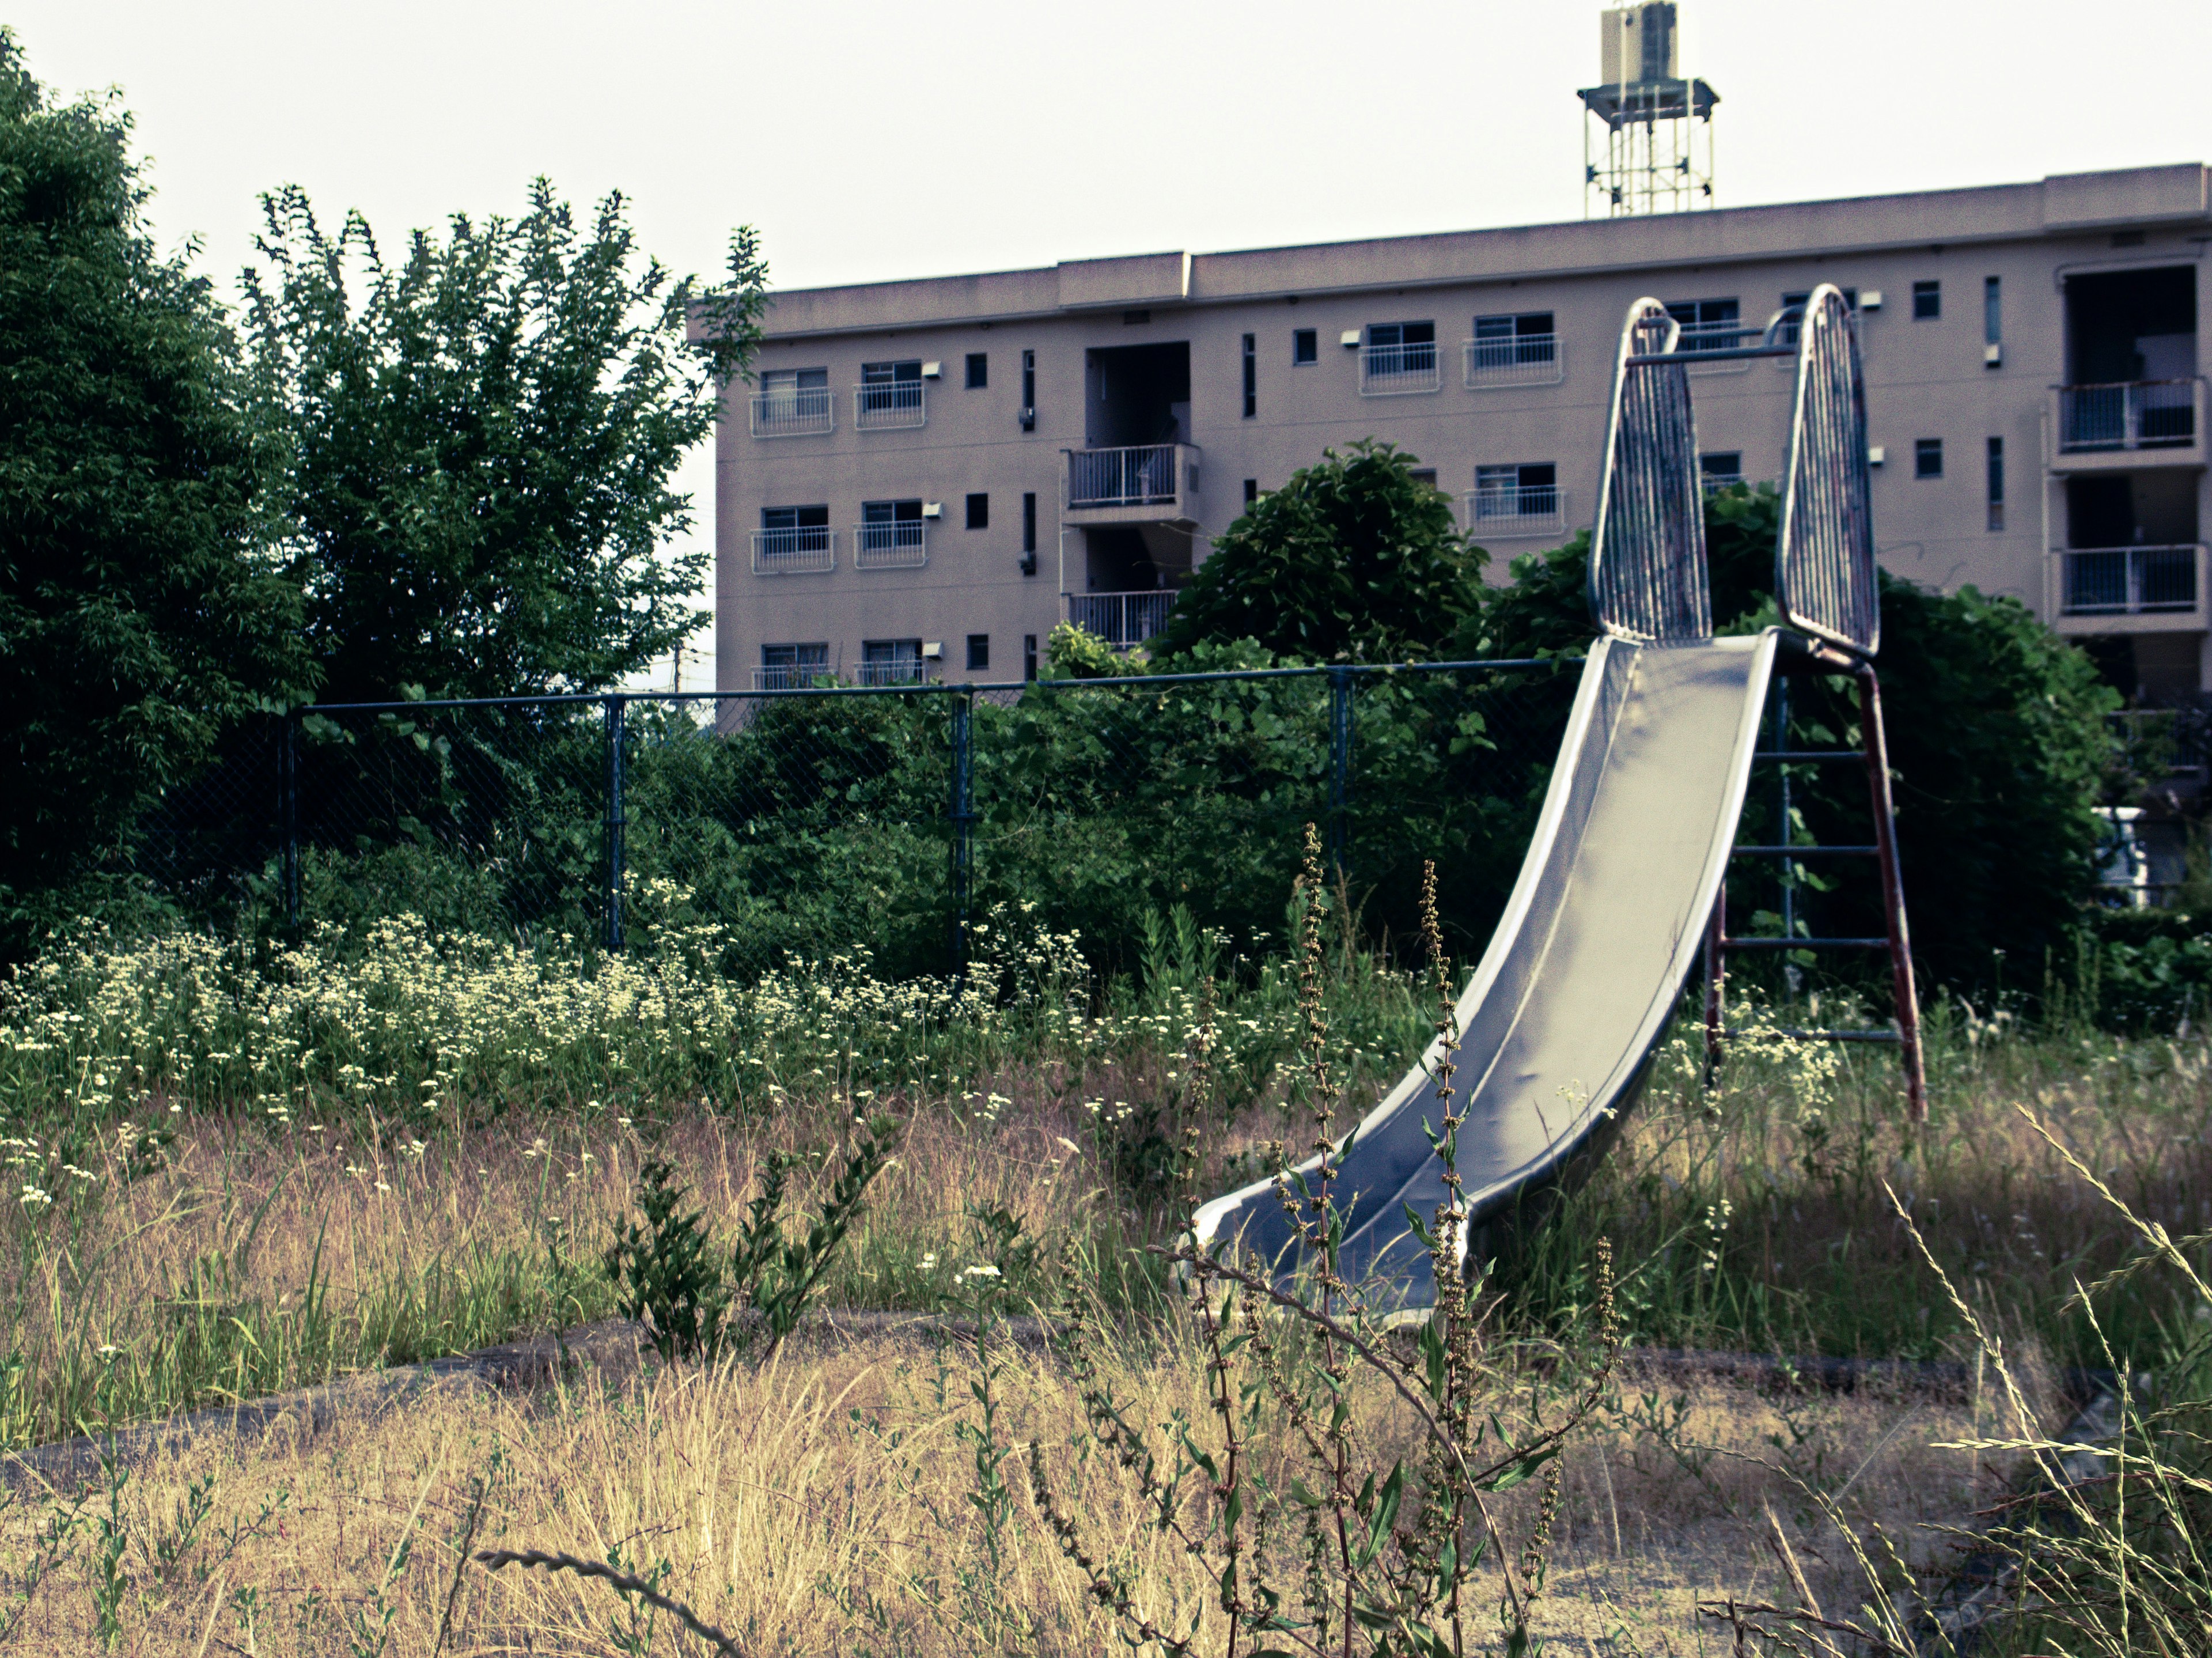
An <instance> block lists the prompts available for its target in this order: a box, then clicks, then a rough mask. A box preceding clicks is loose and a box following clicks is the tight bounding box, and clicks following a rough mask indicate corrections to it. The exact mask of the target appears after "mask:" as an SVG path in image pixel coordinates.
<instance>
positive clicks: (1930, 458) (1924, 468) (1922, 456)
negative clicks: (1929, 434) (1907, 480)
mask: <svg viewBox="0 0 2212 1658" xmlns="http://www.w3.org/2000/svg"><path fill="white" fill-rule="evenodd" d="M1912 476H1913V477H1917V478H1939V477H1942V476H1943V440H1942V439H1941V438H1917V439H1915V440H1913V445H1912Z"/></svg>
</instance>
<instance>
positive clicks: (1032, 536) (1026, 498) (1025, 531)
mask: <svg viewBox="0 0 2212 1658" xmlns="http://www.w3.org/2000/svg"><path fill="white" fill-rule="evenodd" d="M1022 550H1023V551H1024V552H1025V553H1033V552H1035V551H1036V491H1034V490H1025V491H1024V493H1023V495H1022Z"/></svg>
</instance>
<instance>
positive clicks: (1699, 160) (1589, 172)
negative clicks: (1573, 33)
mask: <svg viewBox="0 0 2212 1658" xmlns="http://www.w3.org/2000/svg"><path fill="white" fill-rule="evenodd" d="M1675 10H1676V8H1675V7H1674V4H1673V3H1672V0H1650V3H1647V4H1644V5H1634V6H1613V7H1608V8H1607V9H1606V10H1604V11H1602V12H1600V13H1599V14H1598V20H1599V21H1598V29H1599V38H1600V44H1599V47H1598V64H1599V72H1600V74H1601V75H1602V76H1604V83H1603V84H1602V85H1601V86H1595V87H1589V88H1585V89H1584V90H1583V92H1582V94H1580V96H1581V98H1582V100H1583V186H1584V191H1583V217H1584V218H1586V219H1595V218H1617V217H1620V216H1623V215H1625V214H1631V213H1681V212H1686V211H1687V210H1690V209H1692V208H1697V207H1711V205H1712V204H1713V106H1714V105H1716V104H1717V103H1719V102H1720V94H1718V93H1717V92H1715V91H1714V90H1713V89H1712V88H1711V87H1710V86H1708V85H1706V84H1705V82H1703V81H1699V80H1694V79H1692V80H1685V79H1683V78H1682V70H1681V62H1680V58H1681V50H1680V32H1679V30H1678V28H1677V27H1676V21H1675Z"/></svg>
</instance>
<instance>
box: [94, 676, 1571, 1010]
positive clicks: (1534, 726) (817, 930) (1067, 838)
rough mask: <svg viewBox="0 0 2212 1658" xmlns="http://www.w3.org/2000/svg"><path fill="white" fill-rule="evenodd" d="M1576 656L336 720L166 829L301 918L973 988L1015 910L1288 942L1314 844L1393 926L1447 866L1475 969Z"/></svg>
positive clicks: (175, 805) (366, 709)
mask: <svg viewBox="0 0 2212 1658" xmlns="http://www.w3.org/2000/svg"><path fill="white" fill-rule="evenodd" d="M1574 682H1575V675H1574V667H1573V665H1564V666H1563V665H1558V664H1553V663H1550V662H1476V663H1457V664H1447V665H1420V666H1415V667H1395V668H1366V667H1341V668H1316V669H1287V670H1276V671H1267V672H1254V673H1231V674H1203V675H1184V676H1166V677H1142V678H1135V677H1133V678H1116V679H1097V680H1046V681H1038V682H1034V683H1026V684H1019V685H976V686H966V685H951V686H945V685H915V686H899V687H884V688H874V687H868V688H861V687H849V686H830V685H822V686H816V687H807V688H799V689H780V690H768V691H756V692H746V693H702V694H692V695H665V694H654V695H605V696H568V697H534V698H514V699H500V700H495V701H455V702H441V701H414V702H403V703H391V704H375V705H351V706H343V707H323V708H307V709H303V710H301V711H300V712H299V713H297V714H295V715H293V716H291V717H289V718H288V719H283V720H270V721H269V722H267V724H266V725H265V726H261V727H258V728H255V729H252V730H247V731H243V732H240V733H239V735H238V738H237V739H236V740H235V741H234V743H232V744H230V745H229V747H228V750H227V752H226V754H225V756H224V758H223V760H222V763H221V764H220V765H219V766H218V767H216V768H215V769H214V770H213V771H212V772H210V774H208V775H207V776H206V777H205V778H204V779H203V780H201V781H200V783H198V784H197V785H195V786H194V787H193V788H192V789H191V790H188V791H185V793H182V794H180V795H179V796H177V797H176V798H174V799H172V800H171V801H170V802H169V803H167V806H166V807H165V809H164V810H163V811H162V812H161V813H160V814H158V816H157V817H156V818H155V819H154V820H152V821H149V823H148V825H147V826H146V829H145V831H144V833H143V835H142V836H141V839H140V843H139V852H138V869H139V872H140V873H141V874H143V875H144V876H146V877H148V878H150V879H151V880H152V881H153V882H154V883H155V884H156V885H157V886H158V887H160V888H161V889H163V890H165V891H167V892H168V893H170V894H172V895H173V896H176V897H178V898H179V901H180V902H184V903H185V904H186V905H187V906H189V907H191V908H197V909H201V910H208V909H211V908H221V907H223V906H228V908H230V909H231V910H232V911H233V912H234V913H241V912H250V916H249V919H251V920H255V921H257V922H258V923H262V924H266V925H268V926H271V927H274V926H277V925H279V924H283V925H289V926H301V925H311V924H313V923H316V922H321V921H336V922H343V923H349V924H358V923H360V922H362V921H365V920H370V919H372V918H374V917H378V916H383V915H393V914H403V913H406V914H416V915H419V916H421V917H422V918H423V920H425V921H426V922H427V923H428V925H429V926H430V927H431V928H432V930H433V931H434V932H460V931H466V932H477V933H483V934H489V935H493V936H504V937H509V938H523V939H531V938H550V937H557V936H559V935H562V934H567V935H568V936H569V937H570V938H573V939H575V940H579V941H584V942H591V943H595V944H605V946H606V947H608V948H612V949H621V948H623V947H624V946H625V944H626V943H635V941H636V940H637V939H638V938H641V936H644V935H647V934H649V933H650V932H653V930H655V929H659V928H663V927H666V926H678V925H685V924H690V923H693V922H712V923H714V924H715V925H716V926H718V928H719V929H720V932H719V934H718V936H719V938H720V940H721V941H722V944H721V947H722V948H723V949H724V950H725V951H726V957H727V959H728V962H729V964H730V966H731V967H732V969H733V970H736V971H740V972H744V971H755V970H758V969H760V968H763V967H765V966H767V965H770V964H772V963H775V962H778V961H781V960H784V959H789V958H793V957H802V958H803V957H817V956H820V955H823V954H824V953H829V952H834V951H838V950H856V949H865V950H867V951H868V952H870V953H871V955H872V957H873V958H874V959H875V961H876V963H877V964H878V967H879V968H880V969H884V970H886V971H890V972H918V971H931V970H940V969H944V968H945V967H947V966H949V965H951V964H953V963H957V961H958V960H959V959H960V958H961V956H962V953H963V950H964V949H965V947H966V944H967V943H968V942H969V939H970V938H971V937H972V929H973V928H974V927H975V926H976V925H978V924H982V923H984V921H985V918H986V917H987V915H988V914H989V913H990V911H991V910H992V908H994V906H998V905H1009V906H1024V905H1028V906H1034V907H1035V908H1034V911H1033V912H1032V913H1034V914H1037V915H1038V916H1039V917H1040V919H1042V920H1045V921H1046V922H1047V923H1048V924H1049V925H1051V926H1054V927H1055V928H1057V929H1073V930H1076V931H1079V932H1080V933H1081V934H1082V936H1083V938H1085V941H1086V944H1087V945H1088V947H1089V948H1090V949H1091V950H1092V952H1093V953H1094V954H1095V955H1097V956H1098V957H1100V958H1101V959H1102V960H1103V961H1107V962H1116V961H1121V960H1126V959H1127V955H1128V953H1129V952H1130V950H1132V948H1133V941H1134V940H1135V938H1137V937H1138V936H1139V932H1140V930H1141V926H1142V925H1143V920H1144V918H1145V917H1146V915H1148V914H1164V913H1165V912H1166V911H1168V910H1170V909H1171V908H1173V907H1174V906H1176V905H1178V904H1180V905H1183V906H1187V907H1188V909H1189V910H1190V912H1191V914H1192V915H1193V917H1194V919H1195V920H1198V921H1200V922H1201V923H1203V924H1206V925H1208V926H1218V927H1221V928H1224V929H1225V930H1227V931H1228V932H1230V933H1231V936H1232V938H1236V939H1237V940H1238V943H1239V945H1240V947H1243V945H1244V944H1246V943H1247V942H1248V941H1250V940H1253V939H1255V938H1260V937H1263V936H1265V935H1267V934H1270V933H1278V932H1279V931H1280V929H1281V927H1282V925H1283V918H1284V914H1285V903H1286V902H1287V899H1288V896H1289V893H1290V890H1291V880H1292V878H1294V876H1295V874H1296V872H1297V866H1298V862H1299V859H1300V857H1301V855H1302V841H1303V835H1304V826H1305V825H1306V824H1308V823H1313V824H1315V825H1316V826H1317V828H1318V829H1320V831H1321V833H1322V835H1323V836H1324V837H1325V842H1326V847H1327V853H1328V862H1329V866H1330V869H1331V872H1332V875H1333V876H1335V875H1340V876H1341V878H1342V881H1343V884H1344V888H1345V890H1346V892H1347V894H1348V895H1349V896H1350V897H1351V898H1352V901H1353V902H1355V903H1358V904H1359V905H1361V906H1362V907H1363V914H1362V918H1361V919H1362V921H1363V924H1364V926H1365V927H1366V928H1367V929H1368V930H1369V931H1370V932H1372V933H1382V932H1389V933H1391V934H1392V935H1393V936H1395V937H1397V938H1409V937H1410V936H1411V933H1412V931H1413V917H1414V902H1415V899H1416V897H1417V894H1418V889H1419V870H1420V864H1421V860H1422V859H1425V858H1434V859H1436V860H1437V865H1438V868H1439V871H1440V873H1441V878H1442V881H1443V908H1444V911H1445V914H1446V916H1447V920H1448V925H1449V926H1450V927H1451V929H1452V930H1453V931H1454V932H1455V933H1457V934H1458V935H1460V936H1459V938H1458V940H1457V946H1456V947H1457V948H1458V949H1461V950H1471V949H1479V947H1480V943H1481V940H1482V938H1484V937H1485V936H1486V933H1487V931H1488V928H1489V926H1490V924H1491V922H1492V920H1493V919H1494V918H1495V915H1496V914H1497V911H1498V908H1499V907H1500V906H1501V905H1502V903H1503V902H1504V896H1505V894H1506V891H1507V890H1508V889H1509V888H1510V885H1511V883H1512V879H1513V876H1514V873H1515V871H1516V869H1517V867H1518V865H1519V862H1520V858H1521V853H1522V848H1523V847H1524V846H1525V845H1526V842H1527V839H1528V833H1529V829H1530V828H1531V826H1532V824H1533V823H1534V817H1535V813H1536V811H1537V809H1538V806H1539V805H1540V804H1541V798H1542V793H1543V789H1544V786H1545V783H1546V780H1547V775H1548V768H1549V764H1550V762H1551V760H1552V757H1553V754H1554V753H1555V752H1556V750H1557V748H1558V744H1559V733H1560V731H1561V729H1562V727H1563V726H1564V722H1565V715H1566V710H1567V707H1568V704H1569V702H1570V701H1571V699H1572V696H1573V691H1574Z"/></svg>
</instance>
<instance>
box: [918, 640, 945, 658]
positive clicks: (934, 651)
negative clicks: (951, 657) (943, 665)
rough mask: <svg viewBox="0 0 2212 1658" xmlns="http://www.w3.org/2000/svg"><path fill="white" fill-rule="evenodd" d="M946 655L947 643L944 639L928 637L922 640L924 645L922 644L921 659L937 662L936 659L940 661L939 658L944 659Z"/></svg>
mask: <svg viewBox="0 0 2212 1658" xmlns="http://www.w3.org/2000/svg"><path fill="white" fill-rule="evenodd" d="M944 655H945V644H944V641H942V640H936V639H926V640H924V641H922V645H921V659H922V660H923V661H925V662H936V661H939V660H941V659H943V657H944Z"/></svg>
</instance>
